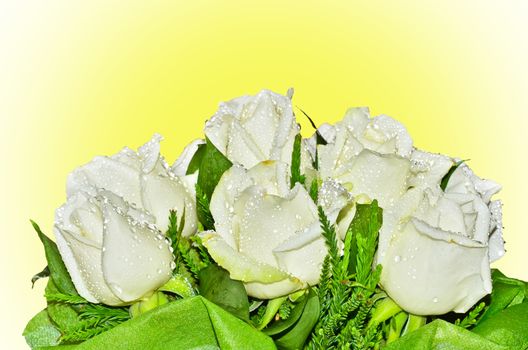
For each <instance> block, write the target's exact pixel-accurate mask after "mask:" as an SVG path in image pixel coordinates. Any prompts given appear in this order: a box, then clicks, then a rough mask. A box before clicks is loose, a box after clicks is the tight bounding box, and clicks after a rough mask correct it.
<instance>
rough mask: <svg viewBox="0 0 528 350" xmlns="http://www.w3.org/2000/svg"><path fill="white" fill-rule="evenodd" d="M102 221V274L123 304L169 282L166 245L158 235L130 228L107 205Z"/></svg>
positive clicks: (171, 259)
mask: <svg viewBox="0 0 528 350" xmlns="http://www.w3.org/2000/svg"><path fill="white" fill-rule="evenodd" d="M102 209H103V216H104V218H105V226H104V233H103V234H104V238H103V253H102V271H103V276H104V279H105V281H106V283H107V285H108V287H109V288H110V289H111V290H112V291H113V292H114V294H116V295H117V296H118V297H119V298H120V299H121V300H123V301H124V302H132V301H135V300H137V299H139V298H141V297H143V296H145V294H147V293H149V292H151V291H154V290H156V289H158V288H159V287H161V286H162V285H163V284H164V283H165V282H167V281H168V280H169V279H170V276H171V273H172V266H171V263H172V261H173V256H172V253H171V251H170V250H169V247H170V244H169V243H168V241H167V240H166V239H165V238H164V237H163V236H162V235H161V234H160V233H158V232H156V231H153V230H151V229H149V228H148V227H147V226H144V225H134V224H133V223H131V222H129V220H127V218H126V217H125V216H123V215H121V214H119V213H118V212H117V209H116V208H114V207H113V206H112V205H111V204H110V203H103V205H102Z"/></svg>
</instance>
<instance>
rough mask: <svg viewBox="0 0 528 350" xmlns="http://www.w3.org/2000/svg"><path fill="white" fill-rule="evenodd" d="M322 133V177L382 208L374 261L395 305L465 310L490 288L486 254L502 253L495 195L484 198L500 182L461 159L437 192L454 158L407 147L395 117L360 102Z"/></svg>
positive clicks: (424, 311)
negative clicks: (377, 114)
mask: <svg viewBox="0 0 528 350" xmlns="http://www.w3.org/2000/svg"><path fill="white" fill-rule="evenodd" d="M380 118H381V119H380ZM346 119H348V121H347V120H346ZM376 120H378V121H380V120H383V122H382V123H380V122H378V123H375V121H376ZM375 125H377V126H375ZM332 128H333V129H332ZM324 137H325V139H326V140H327V141H328V142H329V143H328V144H327V145H319V146H318V153H319V169H320V171H321V174H322V176H323V178H329V177H331V178H335V179H336V180H337V181H339V182H340V183H342V184H343V185H344V186H345V187H347V188H348V189H349V190H350V192H351V193H352V194H353V195H354V196H360V197H366V198H370V199H378V201H379V202H380V206H381V207H382V208H383V225H382V228H381V231H380V240H379V246H378V252H377V263H378V264H382V265H383V270H382V276H381V284H382V285H383V288H384V289H385V290H386V291H387V293H388V294H389V295H390V296H391V297H392V298H393V299H394V300H395V301H396V302H397V303H398V304H399V305H400V306H402V307H403V308H404V309H405V310H407V311H409V312H411V313H414V314H419V315H434V314H443V313H446V312H449V311H456V312H465V311H467V310H468V309H469V308H470V307H471V306H473V305H474V304H475V302H477V301H478V300H479V299H480V298H482V297H483V296H484V295H486V294H488V293H489V292H490V291H491V281H490V260H496V259H497V258H498V257H500V256H502V255H503V254H504V247H503V241H502V236H501V216H500V202H498V201H492V202H490V198H491V196H492V195H493V194H494V193H496V192H497V191H498V190H499V189H500V186H498V185H497V184H495V183H494V182H491V181H487V180H481V179H479V178H478V177H476V176H475V175H474V174H473V173H472V172H471V171H470V170H469V168H468V167H467V166H466V165H461V166H460V167H459V169H458V170H456V171H455V172H454V173H453V175H452V176H451V178H450V180H449V182H448V186H447V188H446V190H445V192H444V191H442V190H441V188H440V182H441V180H442V178H443V177H444V176H445V175H446V173H447V172H448V171H449V169H450V168H451V166H452V165H453V164H454V161H453V160H452V159H451V158H449V157H446V156H442V155H436V154H430V153H426V152H422V151H418V150H413V149H412V140H411V139H410V137H409V136H408V135H407V133H406V131H405V129H404V128H403V126H401V124H399V123H398V122H396V121H394V120H391V119H390V118H389V117H377V118H374V119H368V114H367V113H366V110H364V109H353V110H351V111H349V112H348V113H347V116H346V117H345V120H344V121H342V122H340V123H338V124H336V126H335V127H330V128H329V127H326V129H325V136H324ZM348 220H351V217H350V216H349V219H348Z"/></svg>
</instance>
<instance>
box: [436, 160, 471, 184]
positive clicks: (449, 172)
mask: <svg viewBox="0 0 528 350" xmlns="http://www.w3.org/2000/svg"><path fill="white" fill-rule="evenodd" d="M464 162H465V160H459V161H458V162H456V163H455V164H453V166H452V167H451V168H450V169H449V171H448V172H447V174H445V175H444V177H443V178H442V181H440V188H441V189H442V191H445V189H446V188H447V184H448V183H449V179H450V178H451V176H452V175H453V173H454V172H455V170H457V169H458V167H459V166H460V165H462V163H464Z"/></svg>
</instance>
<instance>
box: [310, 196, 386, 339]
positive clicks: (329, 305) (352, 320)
mask: <svg viewBox="0 0 528 350" xmlns="http://www.w3.org/2000/svg"><path fill="white" fill-rule="evenodd" d="M381 217H382V210H381V208H379V207H378V204H377V201H373V202H372V203H371V204H358V205H357V210H356V214H355V217H354V219H353V220H352V223H351V225H350V227H349V229H348V232H347V234H346V237H345V246H344V250H343V256H341V255H340V251H339V249H338V246H337V240H336V232H335V228H334V227H333V226H332V225H331V224H330V222H329V221H328V218H326V215H325V213H324V211H323V210H322V208H320V209H319V220H320V222H321V229H322V234H323V237H324V238H325V240H326V245H327V248H328V255H327V256H326V258H325V260H324V262H323V267H322V272H321V282H320V284H319V290H318V294H319V303H320V306H321V316H320V317H319V321H318V322H317V325H316V326H315V329H314V330H313V332H312V334H311V338H310V342H309V344H308V345H307V348H308V349H333V348H339V349H340V348H350V347H352V348H358V349H367V348H375V347H377V346H378V345H379V343H380V342H381V338H382V332H381V331H380V326H379V325H378V324H376V323H370V324H369V321H370V318H371V317H372V312H373V306H374V305H375V303H376V301H377V298H376V297H375V296H374V293H375V289H376V286H377V284H378V282H379V278H380V274H381V266H378V267H376V269H374V271H373V270H372V265H373V261H374V254H375V252H376V248H377V243H378V233H379V229H380V227H381ZM351 271H352V273H351Z"/></svg>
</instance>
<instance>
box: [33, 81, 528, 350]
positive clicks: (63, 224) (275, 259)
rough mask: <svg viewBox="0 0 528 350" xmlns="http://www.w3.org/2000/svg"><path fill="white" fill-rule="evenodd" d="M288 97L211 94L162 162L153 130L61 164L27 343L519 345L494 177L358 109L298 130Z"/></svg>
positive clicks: (519, 305)
mask: <svg viewBox="0 0 528 350" xmlns="http://www.w3.org/2000/svg"><path fill="white" fill-rule="evenodd" d="M292 94H293V92H292V91H289V92H288V94H287V95H286V96H283V95H280V94H276V93H273V92H271V91H267V90H263V91H261V92H260V93H258V94H257V95H255V96H243V97H239V98H235V99H233V100H231V101H228V102H225V103H222V104H220V107H219V109H218V111H217V112H216V113H215V114H214V116H213V117H212V118H211V119H209V120H208V121H207V123H206V125H205V130H204V131H205V137H204V139H198V140H195V141H193V142H191V143H190V144H189V145H188V146H187V147H186V148H185V150H184V151H183V153H182V154H181V156H180V157H179V159H177V160H176V162H175V163H174V165H172V166H170V165H169V164H168V163H167V162H166V160H165V159H164V158H163V157H162V156H161V155H160V141H161V140H162V138H161V136H159V135H154V136H153V137H152V139H151V140H150V141H148V142H147V143H146V144H144V145H143V146H141V147H139V149H138V150H137V151H136V150H132V149H130V148H124V149H123V150H121V151H120V152H119V153H117V154H115V155H113V156H110V157H106V156H104V157H96V158H94V159H93V160H92V161H91V162H89V163H87V164H85V165H83V166H80V167H79V168H77V169H75V170H74V171H73V172H72V173H71V174H70V175H69V176H68V179H67V183H66V193H67V199H66V203H65V204H64V205H63V206H61V207H60V208H59V209H57V211H56V218H55V224H54V226H53V233H54V236H55V242H54V241H52V240H51V239H50V238H48V237H47V236H46V235H45V234H44V233H43V232H42V231H41V229H40V228H39V227H38V225H37V224H36V223H33V226H34V228H35V230H36V232H37V233H38V236H39V238H40V240H41V241H42V243H43V246H44V249H45V253H46V259H47V266H46V268H44V270H43V271H42V272H40V273H38V274H36V275H35V276H34V277H33V283H35V282H36V281H37V280H38V279H40V278H45V277H49V278H48V281H47V286H46V292H45V297H46V299H47V307H46V309H44V310H42V311H41V312H39V313H38V314H37V315H36V316H35V317H34V318H33V319H32V320H31V321H30V322H29V323H28V325H27V327H26V329H25V331H24V336H25V337H26V340H27V343H28V344H29V346H30V347H31V348H33V349H36V348H38V349H55V348H57V349H62V348H64V349H79V350H82V349H103V348H104V349H106V348H112V349H275V348H279V349H389V350H394V349H433V348H434V349H437V348H442V349H444V348H445V349H475V348H482V349H510V348H511V349H526V348H527V347H528V327H526V325H527V324H528V284H527V283H526V282H523V281H519V280H516V279H512V278H508V277H506V276H504V275H503V274H502V273H501V272H500V271H498V270H494V269H491V268H490V263H491V262H493V261H495V260H497V259H499V258H500V257H501V256H503V255H504V253H505V250H504V241H503V238H502V222H501V221H502V219H501V202H500V200H496V199H493V196H494V195H495V194H496V193H497V192H498V191H499V190H500V188H501V187H500V186H499V185H498V184H497V183H495V182H493V181H490V180H484V179H481V178H479V177H478V176H477V175H475V174H474V173H473V172H472V171H471V169H470V168H469V167H468V165H467V164H466V162H464V161H463V160H460V159H456V158H451V157H449V156H445V155H441V154H433V153H428V152H425V151H422V150H418V149H416V148H415V147H414V146H413V141H412V139H411V137H410V135H409V134H408V132H407V130H406V129H405V127H404V126H403V125H402V124H400V123H399V122H398V121H396V120H394V119H392V118H390V117H388V116H385V115H381V116H377V117H373V118H372V117H370V115H369V111H368V109H367V108H352V109H349V110H348V111H347V112H346V114H345V116H344V118H343V119H342V120H341V121H340V122H337V123H336V124H335V125H329V124H322V125H321V126H319V127H316V126H315V124H314V123H313V122H312V120H311V119H310V122H312V125H313V126H314V129H315V132H314V134H313V136H312V137H310V138H308V139H303V138H302V137H301V134H300V126H299V125H298V124H297V122H296V119H295V115H294V111H293V107H292V102H291V100H292ZM301 112H302V111H301ZM301 114H304V117H307V118H309V117H308V116H307V115H306V114H305V113H304V112H302V113H301Z"/></svg>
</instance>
